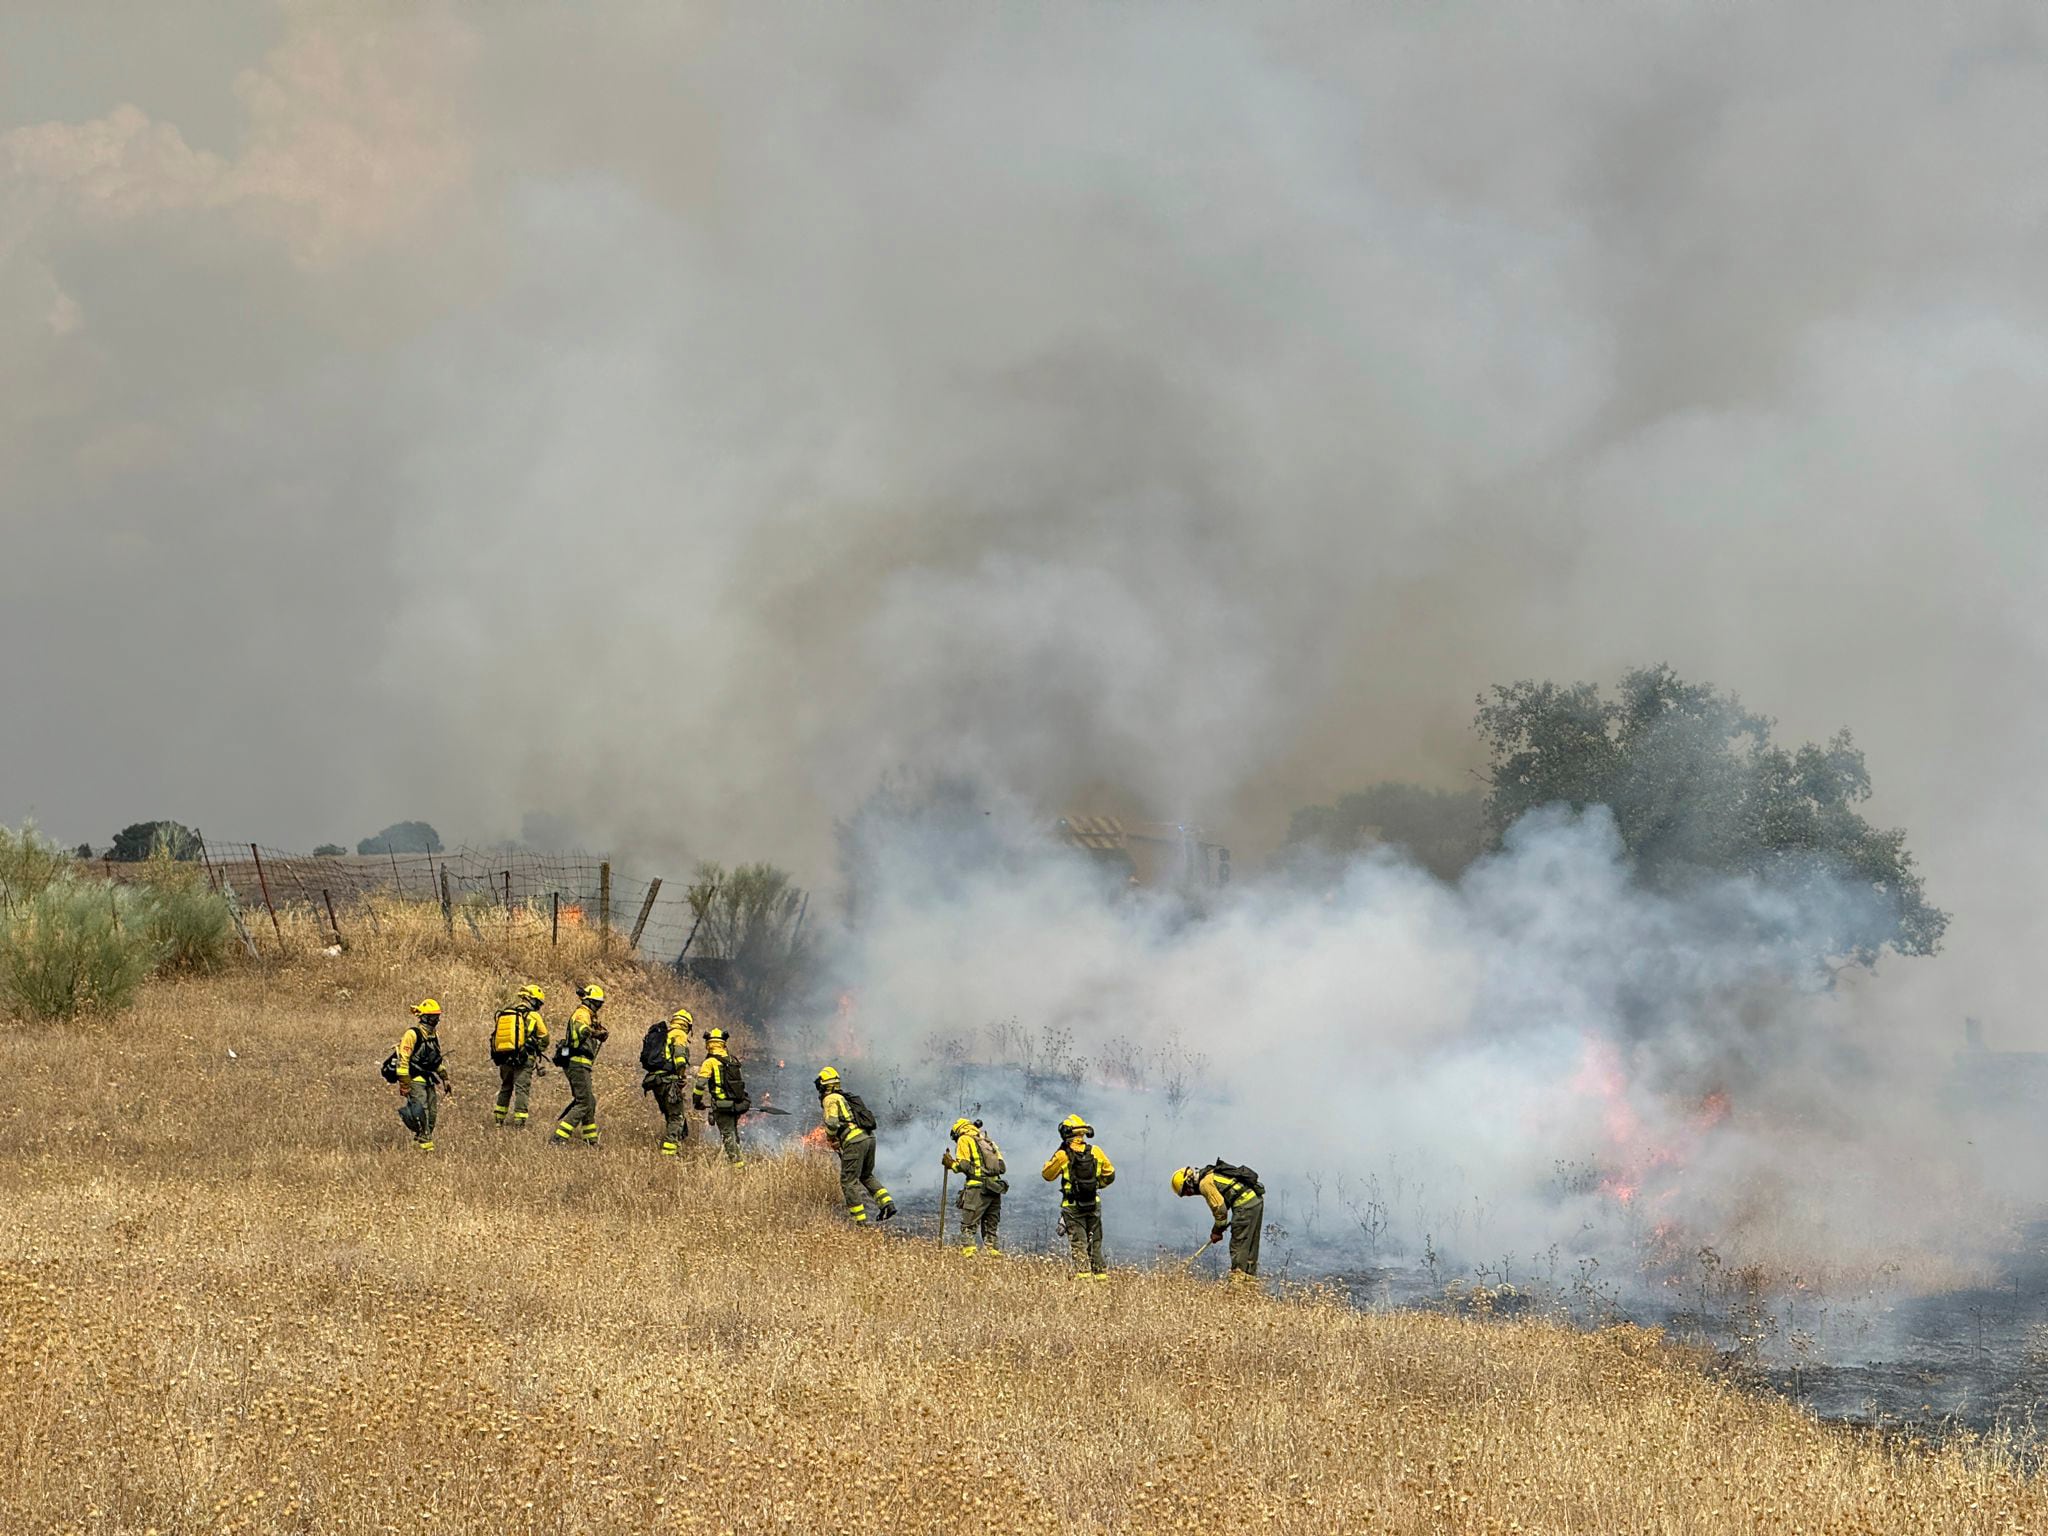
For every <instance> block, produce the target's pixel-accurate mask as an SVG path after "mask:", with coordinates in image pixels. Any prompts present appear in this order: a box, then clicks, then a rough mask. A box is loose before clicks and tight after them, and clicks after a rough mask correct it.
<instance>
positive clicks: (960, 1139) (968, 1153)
mask: <svg viewBox="0 0 2048 1536" xmlns="http://www.w3.org/2000/svg"><path fill="white" fill-rule="evenodd" d="M952 1134H953V1138H954V1140H953V1145H952V1146H950V1147H948V1148H947V1149H946V1150H945V1151H944V1152H942V1153H941V1154H939V1164H940V1166H941V1167H944V1168H948V1169H951V1170H953V1171H954V1172H956V1173H958V1174H959V1175H960V1176H961V1177H962V1178H963V1179H964V1180H965V1182H964V1184H963V1185H962V1186H961V1190H960V1235H961V1237H963V1238H964V1239H966V1243H967V1246H966V1247H964V1248H962V1249H961V1250H960V1251H961V1252H962V1253H963V1254H965V1255H966V1256H967V1257H968V1258H970V1259H971V1258H973V1257H974V1255H975V1251H976V1247H977V1245H979V1247H980V1248H981V1249H982V1250H984V1251H986V1252H988V1253H991V1254H997V1253H1001V1252H1002V1251H1003V1250H1002V1248H1001V1246H1000V1245H999V1244H998V1243H997V1242H996V1228H998V1227H999V1226H1001V1225H1002V1224H1003V1196H1004V1195H1005V1194H1006V1193H1008V1191H1009V1188H1010V1184H1009V1181H1008V1180H1007V1179H1005V1178H1004V1177H1003V1150H1002V1148H1000V1147H998V1146H997V1145H996V1143H995V1138H994V1137H992V1136H990V1135H989V1134H988V1133H987V1132H986V1131H984V1130H983V1129H982V1128H981V1122H980V1121H979V1120H967V1119H960V1120H955V1121H954V1122H953V1131H952Z"/></svg>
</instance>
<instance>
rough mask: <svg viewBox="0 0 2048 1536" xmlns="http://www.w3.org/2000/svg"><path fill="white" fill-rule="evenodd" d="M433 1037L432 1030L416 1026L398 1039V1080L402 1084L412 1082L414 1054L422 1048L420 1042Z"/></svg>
mask: <svg viewBox="0 0 2048 1536" xmlns="http://www.w3.org/2000/svg"><path fill="white" fill-rule="evenodd" d="M432 1035H433V1031H432V1030H424V1029H422V1028H421V1027H420V1026H419V1025H417V1024H415V1025H413V1026H412V1027H411V1028H410V1029H408V1030H407V1031H406V1032H405V1033H404V1034H402V1035H400V1036H399V1037H398V1080H399V1081H400V1082H401V1083H410V1082H411V1081H412V1053H413V1052H414V1051H416V1050H418V1049H419V1048H420V1041H422V1040H424V1039H430V1038H432ZM424 1075H425V1074H422V1076H424Z"/></svg>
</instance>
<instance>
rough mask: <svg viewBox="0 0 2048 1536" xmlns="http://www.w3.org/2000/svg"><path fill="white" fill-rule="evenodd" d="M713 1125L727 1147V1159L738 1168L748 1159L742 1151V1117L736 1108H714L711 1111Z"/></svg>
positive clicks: (720, 1139)
mask: <svg viewBox="0 0 2048 1536" xmlns="http://www.w3.org/2000/svg"><path fill="white" fill-rule="evenodd" d="M711 1124H712V1127H713V1128H714V1129H715V1130H716V1131H717V1132H718V1140H719V1142H720V1144H722V1145H723V1146H724V1148H725V1160H726V1161H727V1162H728V1163H731V1164H732V1165H733V1166H734V1167H735V1168H737V1167H738V1166H739V1165H740V1164H741V1163H744V1162H745V1161H746V1158H745V1156H743V1155H742V1154H741V1152H740V1117H739V1113H738V1111H736V1110H730V1109H714V1110H712V1111H711Z"/></svg>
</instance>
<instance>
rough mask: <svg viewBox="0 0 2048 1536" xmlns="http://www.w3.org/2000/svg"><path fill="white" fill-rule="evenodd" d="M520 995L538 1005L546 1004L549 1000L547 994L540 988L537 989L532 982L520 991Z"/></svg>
mask: <svg viewBox="0 0 2048 1536" xmlns="http://www.w3.org/2000/svg"><path fill="white" fill-rule="evenodd" d="M519 995H520V996H521V997H524V998H530V999H532V1000H533V1001H534V1002H536V1003H544V1002H546V1001H547V1000H548V995H547V993H545V992H543V991H541V989H540V988H539V987H536V986H535V985H534V984H533V983H532V982H530V981H529V982H528V983H527V984H526V985H525V986H523V987H521V988H520V989H519Z"/></svg>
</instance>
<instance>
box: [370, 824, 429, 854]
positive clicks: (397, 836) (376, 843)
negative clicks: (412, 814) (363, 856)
mask: <svg viewBox="0 0 2048 1536" xmlns="http://www.w3.org/2000/svg"><path fill="white" fill-rule="evenodd" d="M440 851H441V834H440V833H438V832H436V831H435V830H434V829H433V828H432V827H430V826H428V825H427V824H426V823H425V822H424V821H395V822H393V823H392V824H391V825H390V826H388V827H386V828H385V829H384V830H383V831H382V832H379V833H378V834H377V835H376V836H375V837H366V838H364V839H363V840H362V841H361V842H359V843H357V844H356V852H357V853H439V852H440Z"/></svg>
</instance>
